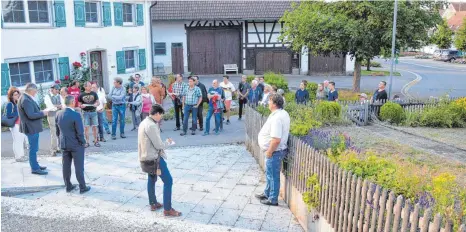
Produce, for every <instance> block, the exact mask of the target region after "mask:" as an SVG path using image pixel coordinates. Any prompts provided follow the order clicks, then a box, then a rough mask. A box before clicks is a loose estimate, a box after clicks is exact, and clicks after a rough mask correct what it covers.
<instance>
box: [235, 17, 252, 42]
mask: <svg viewBox="0 0 466 232" xmlns="http://www.w3.org/2000/svg"><path fill="white" fill-rule="evenodd" d="M236 21H237V22H238V20H236ZM244 30H245V31H246V44H247V43H248V41H249V40H248V39H249V33H248V21H247V20H246V21H245V24H244Z"/></svg>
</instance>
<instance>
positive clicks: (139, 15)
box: [136, 4, 144, 26]
mask: <svg viewBox="0 0 466 232" xmlns="http://www.w3.org/2000/svg"><path fill="white" fill-rule="evenodd" d="M136 21H137V25H138V26H143V25H144V5H142V4H137V5H136Z"/></svg>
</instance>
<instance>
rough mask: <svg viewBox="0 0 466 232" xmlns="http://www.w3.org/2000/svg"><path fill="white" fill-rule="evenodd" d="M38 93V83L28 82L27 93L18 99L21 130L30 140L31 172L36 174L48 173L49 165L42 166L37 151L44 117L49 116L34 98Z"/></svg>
mask: <svg viewBox="0 0 466 232" xmlns="http://www.w3.org/2000/svg"><path fill="white" fill-rule="evenodd" d="M36 95H37V85H35V84H33V83H28V84H26V90H25V93H24V94H22V95H21V97H20V98H19V101H18V113H19V119H20V125H19V131H20V132H21V133H23V134H25V135H26V136H27V138H28V141H29V165H30V166H31V173H32V174H36V175H47V174H48V172H47V171H45V169H47V167H44V166H40V165H39V163H38V162H37V152H38V151H39V133H40V132H42V130H43V129H42V118H44V117H47V113H48V111H46V110H42V111H41V110H40V108H39V105H38V104H37V102H36V101H35V100H34V98H35V96H36Z"/></svg>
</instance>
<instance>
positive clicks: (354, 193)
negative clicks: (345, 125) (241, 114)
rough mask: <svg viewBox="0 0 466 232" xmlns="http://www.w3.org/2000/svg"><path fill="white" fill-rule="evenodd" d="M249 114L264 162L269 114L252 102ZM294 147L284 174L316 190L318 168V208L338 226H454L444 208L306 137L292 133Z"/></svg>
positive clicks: (444, 229)
mask: <svg viewBox="0 0 466 232" xmlns="http://www.w3.org/2000/svg"><path fill="white" fill-rule="evenodd" d="M245 116H246V117H245V126H246V136H247V139H246V146H247V149H248V150H249V151H250V152H251V153H252V154H253V156H254V157H255V158H256V160H257V161H258V163H259V164H260V166H261V167H262V168H264V167H265V163H264V161H265V157H264V155H263V153H262V152H261V151H260V148H259V146H258V142H257V135H258V134H259V131H260V129H261V127H262V126H263V125H264V123H265V121H266V120H267V118H265V117H263V116H262V115H260V114H259V113H258V112H257V111H255V110H254V109H253V108H250V107H247V108H246V115H245ZM288 147H289V153H288V156H287V158H286V159H285V161H284V165H283V168H282V172H283V174H285V176H286V178H287V181H290V182H291V184H292V185H293V186H294V187H295V188H296V189H297V190H298V191H299V192H300V193H301V194H302V193H304V192H309V191H312V187H308V186H306V180H307V177H309V176H311V175H313V174H317V177H318V179H319V184H320V186H321V192H320V194H319V200H320V204H319V206H318V207H317V208H316V209H314V210H317V211H318V212H319V213H320V215H321V216H323V217H324V218H325V219H326V220H327V222H328V223H329V224H330V225H331V227H332V228H333V229H334V231H337V232H340V231H352V232H355V231H364V232H367V231H370V232H374V231H377V232H381V231H383V232H389V231H395V232H396V231H402V232H408V231H410V232H418V231H420V232H439V231H440V232H450V231H453V223H452V222H451V221H447V222H443V220H442V216H441V215H440V214H436V215H432V209H431V208H428V209H423V207H422V206H421V205H420V204H419V203H416V204H415V203H413V202H411V201H410V200H409V199H405V198H404V197H403V196H401V195H398V196H396V195H395V193H394V192H391V191H390V190H388V189H384V188H382V187H381V186H379V185H377V184H375V183H372V182H370V181H368V180H367V179H362V178H361V177H357V176H356V175H355V174H353V173H351V172H350V171H346V170H343V169H342V168H340V167H338V166H337V165H336V164H335V163H333V162H331V161H330V160H329V159H328V157H327V156H325V155H323V154H322V153H320V152H319V151H317V150H315V149H313V148H312V147H311V146H310V145H308V144H306V143H304V142H303V141H302V140H301V139H300V138H298V137H296V136H292V135H290V138H289V141H288ZM458 231H460V232H466V226H465V225H464V224H463V225H461V226H460V227H459V230H458Z"/></svg>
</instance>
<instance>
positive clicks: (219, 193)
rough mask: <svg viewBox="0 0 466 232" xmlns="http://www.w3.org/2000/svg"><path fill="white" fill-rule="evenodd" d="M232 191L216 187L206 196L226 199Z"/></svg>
mask: <svg viewBox="0 0 466 232" xmlns="http://www.w3.org/2000/svg"><path fill="white" fill-rule="evenodd" d="M231 191H232V189H224V188H218V187H214V188H212V189H211V190H210V191H209V193H208V194H207V195H206V196H205V198H207V199H214V200H225V199H227V197H228V195H230V193H231Z"/></svg>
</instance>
